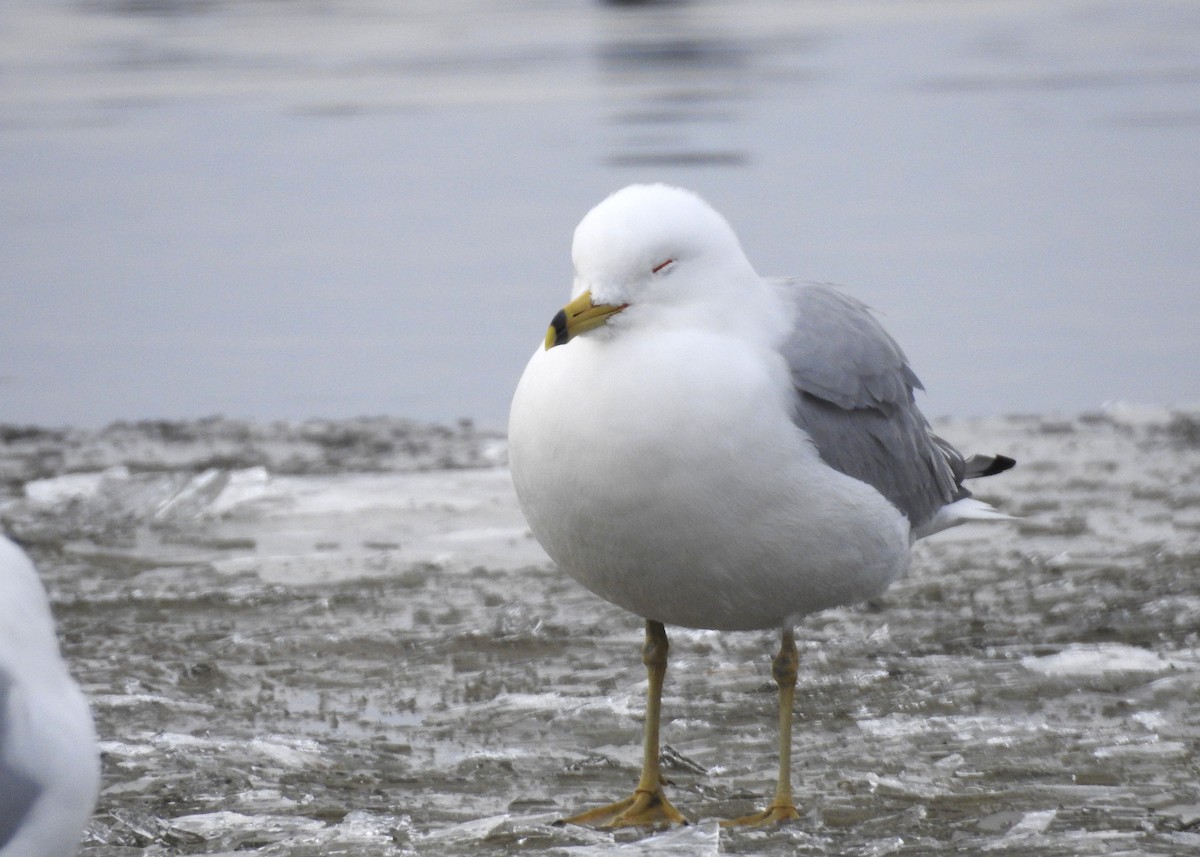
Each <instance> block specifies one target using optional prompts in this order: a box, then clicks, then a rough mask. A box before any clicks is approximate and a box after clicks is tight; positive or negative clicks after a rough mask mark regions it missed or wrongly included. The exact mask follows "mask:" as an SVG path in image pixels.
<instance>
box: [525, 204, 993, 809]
mask: <svg viewBox="0 0 1200 857" xmlns="http://www.w3.org/2000/svg"><path fill="white" fill-rule="evenodd" d="M572 257H573V260H574V265H575V283H574V290H573V293H572V297H573V300H572V301H571V302H570V303H569V304H567V306H566V307H565V308H564V309H563V310H562V311H561V312H559V313H558V315H556V316H555V317H554V320H553V322H552V323H551V327H550V330H549V332H548V333H547V336H546V340H545V343H544V347H541V348H539V349H538V350H537V351H536V353H535V354H534V355H533V357H532V359H530V361H529V364H528V365H527V366H526V368H525V373H524V375H523V376H522V377H521V381H520V383H519V384H518V386H517V390H516V393H515V395H514V397H513V402H512V411H511V415H510V420H509V460H510V465H511V468H512V475H513V482H514V484H515V486H516V490H517V496H518V498H519V500H520V503H521V508H522V510H523V511H524V513H525V516H526V518H527V520H528V522H529V526H530V528H531V530H532V531H533V534H534V536H535V537H536V538H537V539H538V541H539V542H541V544H542V546H543V547H544V548H545V549H546V552H547V553H548V554H549V555H550V557H551V558H552V559H553V560H554V561H555V562H556V563H557V564H558V565H559V566H560V567H561V568H562V569H563V570H564V571H566V572H567V574H569V575H571V576H572V577H573V578H575V579H576V580H577V581H579V582H580V583H582V584H583V585H584V586H586V587H587V588H588V589H590V590H592V591H593V592H595V593H596V594H597V595H600V596H601V597H603V598H606V599H608V600H609V601H611V602H613V603H614V604H618V605H620V606H621V607H624V608H625V609H627V610H630V611H632V612H634V613H636V614H638V615H639V616H642V617H644V618H645V619H646V645H645V647H644V648H643V661H644V662H645V664H646V667H647V670H648V673H649V680H650V681H649V691H648V699H647V707H646V720H645V745H644V749H645V755H644V758H643V765H642V774H641V778H640V780H639V782H638V784H637V787H636V789H635V791H634V793H633V795H632V796H631V797H629V798H627V799H625V800H622V801H618V802H616V803H614V804H612V805H610V806H605V807H600V808H598V809H594V810H591V811H588V812H584V813H581V814H580V815H577V816H574V817H572V818H568V819H565V820H566V821H568V822H572V823H579V824H596V825H605V826H626V825H639V824H651V823H656V822H662V821H667V822H679V823H685V819H684V817H683V816H682V815H681V814H680V813H679V812H678V810H676V809H675V808H674V807H673V806H672V805H671V803H670V802H669V801H668V799H667V797H666V795H665V794H664V793H663V789H662V777H661V771H660V767H659V742H658V733H659V715H660V701H661V692H662V682H663V677H664V675H665V673H666V667H667V636H666V630H665V628H664V627H663V625H664V624H668V625H682V626H684V627H688V628H711V629H717V630H726V631H740V630H750V629H761V628H781V629H782V644H781V646H780V652H779V654H778V656H777V657H776V658H775V661H774V670H773V674H774V677H775V680H776V682H777V683H778V685H779V688H780V718H779V719H780V769H779V781H778V785H777V788H776V794H775V798H774V800H773V801H772V802H771V803H770V805H769V806H768V807H767V808H766V809H765V810H763V811H762V812H760V813H756V814H754V815H750V816H746V817H744V818H740V819H736V820H735V821H733V822H727V823H732V824H759V823H764V822H775V821H785V820H789V819H794V818H797V817H798V813H797V812H796V808H795V804H794V801H793V798H792V786H791V770H790V769H791V731H792V730H791V721H792V701H793V696H794V690H795V685H796V673H797V650H796V644H795V639H794V636H793V626H794V625H795V623H796V622H797V621H798V620H800V619H801V618H802V617H803V616H805V615H807V614H809V613H813V612H815V611H818V610H822V609H825V608H828V607H833V606H836V605H842V604H849V603H853V602H856V601H861V600H864V599H868V598H871V597H873V596H876V595H878V594H879V593H881V592H882V591H883V590H884V589H885V588H887V586H888V584H890V583H891V582H892V581H893V580H895V579H896V577H897V576H898V575H900V574H901V573H902V572H903V571H904V570H905V568H906V567H907V565H908V560H909V548H910V546H911V544H912V542H913V541H914V540H915V539H918V538H921V537H923V536H926V535H929V534H930V533H933V532H936V531H938V530H940V529H944V528H946V527H950V526H954V525H955V524H958V523H961V522H963V521H965V520H973V519H1003V518H1005V517H1006V516H1004V515H1002V514H1001V513H999V512H997V511H996V510H995V509H993V508H991V507H990V506H988V505H986V504H984V503H982V502H980V501H978V500H974V499H971V497H970V494H969V492H968V491H967V490H966V489H964V488H963V487H962V482H963V480H964V479H966V478H970V477H974V476H987V475H990V474H993V473H999V472H1001V471H1003V470H1007V469H1008V468H1009V467H1011V466H1012V465H1013V464H1014V462H1013V460H1012V459H1010V458H1006V457H1004V456H994V457H991V456H973V457H971V458H969V459H964V458H963V457H962V456H961V455H960V454H959V453H958V452H957V451H956V450H955V449H954V448H953V447H951V446H950V445H949V444H948V443H946V442H945V441H944V440H942V439H941V438H939V437H937V436H936V435H934V434H933V433H932V431H931V430H930V427H929V424H928V422H927V421H926V420H925V418H924V417H923V416H922V415H921V413H920V411H919V410H917V407H916V405H915V404H914V401H913V389H914V388H920V386H921V385H920V382H919V381H918V380H917V377H916V375H914V374H913V372H912V370H911V369H910V368H909V366H908V362H907V360H906V358H905V357H904V354H903V352H902V351H901V350H900V347H899V346H898V345H897V344H896V343H895V341H893V340H892V338H891V337H890V336H889V335H888V334H887V333H886V332H885V331H884V329H883V328H882V327H881V326H880V325H879V323H878V322H877V321H876V320H875V319H874V317H873V316H872V315H871V314H870V313H869V312H868V311H867V309H866V308H865V307H864V305H863V304H861V303H859V302H858V301H856V300H854V299H853V298H849V297H846V296H845V295H843V294H841V293H840V292H838V291H835V290H834V289H831V288H829V287H826V286H817V285H802V284H800V283H797V282H794V281H777V280H767V279H763V278H762V277H760V276H759V275H758V274H757V273H755V271H754V268H753V267H751V265H750V262H749V261H748V260H747V259H746V256H745V254H744V253H743V252H742V248H741V246H740V244H739V242H738V239H737V236H736V235H735V234H734V232H733V230H732V229H731V228H730V226H729V224H728V223H727V222H726V221H725V220H724V218H722V217H721V215H720V214H718V213H717V212H716V211H714V210H713V209H712V208H711V207H709V206H708V204H706V203H705V202H704V201H703V200H701V199H700V198H699V197H697V196H696V195H694V194H692V193H691V192H689V191H685V190H681V189H678V188H672V187H666V186H663V185H653V186H642V185H634V186H631V187H627V188H625V189H623V190H621V191H618V192H617V193H614V194H613V195H612V196H610V197H608V199H606V200H604V201H603V202H601V203H600V204H599V205H597V206H596V207H595V208H593V209H592V210H591V211H590V212H589V213H588V214H587V216H586V217H584V219H583V221H582V222H581V223H580V224H579V226H578V227H577V228H576V230H575V240H574V244H573V247H572Z"/></svg>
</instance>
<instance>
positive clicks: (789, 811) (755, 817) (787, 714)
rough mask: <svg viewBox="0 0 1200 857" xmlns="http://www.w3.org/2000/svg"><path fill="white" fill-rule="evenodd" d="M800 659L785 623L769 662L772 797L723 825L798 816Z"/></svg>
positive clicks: (792, 636)
mask: <svg viewBox="0 0 1200 857" xmlns="http://www.w3.org/2000/svg"><path fill="white" fill-rule="evenodd" d="M799 662H800V655H799V653H798V652H797V650H796V636H795V633H794V632H793V631H792V628H791V626H787V627H785V628H784V629H783V636H782V639H781V640H780V643H779V654H778V655H776V656H775V660H774V661H773V662H772V664H771V674H772V675H773V676H774V677H775V683H776V684H777V685H779V782H778V783H777V784H776V786H775V799H774V800H772V801H771V804H770V805H769V806H768V807H767V808H766V809H764V810H763V811H762V812H756V813H752V814H751V815H745V816H742V817H741V818H734V819H730V820H729V821H723V822H721V826H722V827H733V826H735V825H738V826H740V825H759V824H778V823H779V822H781V821H794V820H795V819H797V818H799V817H800V813H798V812H796V803H795V801H794V800H793V798H792V706H793V704H794V702H795V698H796V674H797V672H798V667H799Z"/></svg>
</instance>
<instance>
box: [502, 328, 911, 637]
mask: <svg viewBox="0 0 1200 857" xmlns="http://www.w3.org/2000/svg"><path fill="white" fill-rule="evenodd" d="M660 336H675V337H684V336H686V337H691V338H693V339H696V340H698V341H689V342H687V343H686V344H683V345H681V347H679V348H677V349H672V350H674V351H675V352H677V353H682V354H691V355H704V354H706V353H709V352H710V351H713V352H716V353H721V354H722V359H721V360H720V361H713V360H705V359H703V358H700V359H691V360H688V361H687V362H677V363H664V362H662V361H661V359H656V358H658V357H659V356H660V355H661V354H662V353H663V349H662V348H660V347H658V346H659V345H661V342H655V341H654V340H652V339H650V338H649V337H647V338H645V340H644V348H639V347H638V346H637V344H635V343H631V342H630V341H629V338H628V337H627V338H626V339H625V341H624V342H623V343H622V348H621V349H620V352H619V354H618V353H617V352H616V351H614V350H612V349H607V348H606V345H607V343H606V342H605V341H604V339H603V338H601V337H596V338H589V339H584V340H576V341H574V342H572V343H569V344H568V345H567V346H561V347H559V348H554V349H551V350H550V351H545V352H539V353H537V354H535V355H534V357H533V359H532V360H531V361H530V363H529V365H528V367H527V368H526V371H525V375H524V377H523V378H522V380H521V383H520V385H519V386H518V389H517V393H516V395H515V397H514V399H513V407H512V414H511V418H510V424H509V459H510V463H511V467H512V474H513V482H514V484H515V486H516V490H517V495H518V498H519V499H520V502H521V506H522V509H523V510H524V512H525V515H526V518H527V519H528V521H529V525H530V528H531V529H532V531H533V534H534V536H535V537H536V538H537V539H538V541H540V542H541V544H542V546H543V547H544V548H545V549H546V552H547V553H548V554H549V555H550V556H551V557H552V558H553V559H554V560H555V562H557V563H558V565H559V566H560V567H561V568H562V569H563V570H564V571H566V572H567V573H568V574H569V575H571V576H572V577H573V578H575V579H576V580H578V581H579V582H580V583H582V584H583V585H584V586H586V587H587V588H589V589H591V590H592V591H593V592H595V593H596V594H598V595H600V596H601V597H603V598H606V599H607V600H609V601H612V602H613V603H615V604H618V605H620V606H622V607H624V608H626V609H628V610H630V611H632V612H634V613H636V614H638V615H640V616H643V617H646V618H648V619H655V620H658V621H661V622H664V623H668V624H673V625H683V626H687V627H694V628H714V629H719V630H747V629H753V628H766V627H777V626H779V625H780V624H782V623H784V622H785V621H792V620H794V619H795V618H798V617H799V616H802V615H804V614H807V613H811V612H813V611H816V610H821V609H824V608H827V607H831V606H835V605H838V604H846V603H850V602H854V601H858V600H861V599H864V598H869V597H871V596H873V595H876V594H878V593H879V592H881V591H883V589H885V588H886V587H887V585H888V584H889V583H890V582H891V581H892V580H893V579H895V577H896V576H897V575H898V574H900V573H901V572H902V571H903V570H904V568H905V566H906V565H907V561H908V546H909V533H908V524H907V520H906V519H905V518H904V516H903V515H901V514H900V512H899V511H898V510H897V509H896V508H895V507H894V506H892V505H891V504H890V503H889V502H887V501H886V500H885V499H884V498H883V497H882V496H881V495H880V494H879V493H878V492H877V491H875V489H873V488H871V487H870V486H868V485H866V484H864V483H862V482H859V481H857V480H854V479H851V478H849V477H846V476H844V475H842V474H840V473H837V472H835V471H833V470H831V469H830V468H829V467H827V466H826V465H825V464H824V463H823V462H822V461H821V460H820V458H819V457H818V455H817V453H816V450H815V449H814V448H813V447H812V445H811V443H809V441H808V439H807V437H806V436H805V435H804V434H803V433H802V432H801V431H800V430H799V429H797V428H795V426H793V424H792V423H791V420H790V417H789V414H788V397H789V396H790V395H791V390H790V383H789V382H788V381H787V377H786V372H785V370H784V367H783V366H782V364H780V365H778V366H776V365H774V364H773V363H772V362H771V361H770V360H769V359H768V360H764V355H763V353H762V352H757V351H752V350H751V349H749V348H748V347H747V348H745V349H743V350H738V349H732V350H731V349H730V343H729V342H728V341H727V340H722V341H721V348H720V349H719V350H718V349H714V348H711V347H706V344H705V342H704V341H703V340H704V338H705V337H707V336H712V335H711V334H703V333H694V332H692V333H673V334H672V333H667V334H660ZM731 355H732V358H731Z"/></svg>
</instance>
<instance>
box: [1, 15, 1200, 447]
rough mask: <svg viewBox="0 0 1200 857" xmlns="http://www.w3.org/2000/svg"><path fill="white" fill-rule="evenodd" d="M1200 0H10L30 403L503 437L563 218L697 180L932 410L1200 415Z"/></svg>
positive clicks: (551, 295)
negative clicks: (625, 190)
mask: <svg viewBox="0 0 1200 857" xmlns="http://www.w3.org/2000/svg"><path fill="white" fill-rule="evenodd" d="M1198 48H1200V7H1198V6H1196V5H1195V4H1192V3H1186V2H1166V0H1148V2H1139V3H1114V2H1064V3H1054V4H1025V3H988V4H974V3H972V4H963V3H892V2H888V3H848V4H824V3H790V2H772V1H771V0H760V1H759V2H747V3H736V4H728V3H726V4H718V3H701V2H696V3H684V2H681V3H666V4H657V5H654V4H650V5H645V6H638V5H629V6H620V5H615V4H614V5H604V4H600V3H587V2H540V3H539V2H525V3H521V2H486V3H485V2H479V3H469V2H460V3H446V4H441V3H402V4H393V3H384V2H370V0H344V2H332V0H330V2H315V0H314V2H304V3H286V4H284V3H273V2H265V0H264V1H263V2H221V0H205V2H197V0H146V2H141V0H136V1H135V2H130V0H89V2H75V3H67V2H62V0H9V2H6V3H4V4H3V6H2V8H0V260H2V261H0V318H2V319H3V322H2V327H0V330H2V334H0V417H2V418H3V420H4V421H7V422H10V423H37V424H56V425H57V424H65V425H77V426H100V425H104V424H106V423H107V422H109V421H111V420H114V419H121V418H143V417H172V418H175V417H197V416H204V415H208V414H214V413H222V414H226V415H229V416H233V417H249V418H253V419H258V420H263V419H277V418H305V417H310V416H323V417H335V418H336V417H347V416H354V415H359V414H394V415H399V416H405V417H413V418H422V419H431V420H436V421H440V422H450V421H453V420H456V419H458V418H460V417H470V418H473V419H475V420H476V421H477V422H478V423H480V424H481V425H484V426H490V427H497V428H498V427H502V426H503V423H504V420H505V414H506V411H507V404H508V399H509V396H510V394H511V390H512V388H513V385H514V383H515V380H516V378H517V377H518V376H519V374H520V371H521V368H522V366H523V364H524V361H525V359H526V357H527V355H528V354H529V353H530V352H531V351H532V349H533V348H534V347H535V346H536V344H537V342H538V341H539V339H540V337H541V335H542V332H543V331H544V328H545V325H546V323H547V321H548V319H549V318H550V316H551V315H552V313H553V312H554V310H555V309H557V307H558V306H559V305H560V304H561V303H562V302H563V300H564V298H565V297H566V295H567V291H568V286H569V277H570V263H569V248H570V238H571V230H572V229H573V227H574V224H575V223H576V222H577V221H578V219H579V218H580V217H581V216H582V214H583V213H584V212H585V211H586V210H587V209H588V208H589V207H590V206H591V205H593V204H594V203H595V202H597V201H599V200H600V199H601V198H602V197H603V196H604V195H605V194H606V193H608V192H609V191H611V190H614V189H616V188H617V187H620V186H622V185H624V184H626V183H628V182H632V181H651V180H664V181H670V182H674V183H679V184H683V185H686V186H689V187H692V188H694V189H696V190H698V191H700V192H701V193H703V194H704V195H706V196H707V197H708V198H709V199H710V201H712V202H713V203H714V204H715V205H716V206H717V207H718V208H719V209H720V210H721V211H723V212H724V213H725V214H726V215H727V216H728V217H729V219H730V220H731V222H732V223H733V225H734V226H735V228H736V229H737V230H738V231H739V233H740V235H741V236H742V239H743V243H744V245H745V247H746V250H747V253H748V255H749V256H750V258H751V259H752V261H753V262H754V263H755V264H756V266H757V267H758V268H759V270H760V271H761V272H763V273H764V274H794V275H798V276H802V277H804V278H807V279H814V280H823V281H833V282H837V283H839V284H842V285H844V286H845V287H846V288H847V289H849V290H850V291H852V292H853V293H855V294H857V295H858V296H860V297H862V298H863V299H865V300H867V301H868V302H869V303H871V304H872V305H873V306H875V307H876V308H877V309H878V310H879V311H881V313H882V314H883V315H884V319H885V322H886V324H887V325H888V327H889V328H890V329H891V330H892V331H893V333H894V334H895V335H896V337H897V338H898V339H899V340H900V342H901V343H902V344H903V345H904V346H905V348H906V349H907V350H908V352H909V354H910V356H911V357H912V359H913V362H914V364H915V366H916V367H917V370H918V372H919V373H920V374H921V376H922V378H923V380H924V381H925V384H926V387H927V388H928V389H929V391H930V395H929V397H928V399H927V403H926V408H927V410H929V411H930V412H931V413H933V414H957V415H972V414H1000V413H1014V412H1019V413H1028V412H1041V413H1066V414H1074V413H1078V412H1080V411H1083V410H1087V409H1090V408H1094V407H1096V406H1098V405H1099V404H1100V403H1102V402H1106V401H1111V400H1121V401H1132V402H1150V403H1157V404H1165V405H1170V404H1186V403H1191V402H1196V401H1200V381H1198V380H1197V378H1198V377H1200V376H1198V375H1197V373H1196V372H1195V371H1194V367H1195V366H1196V365H1197V364H1198V362H1200V337H1197V336H1196V331H1197V330H1200V300H1198V299H1197V297H1196V295H1197V287H1198V286H1200V282H1198V280H1197V278H1198V276H1200V274H1198V272H1200V241H1197V240H1196V236H1197V226H1198V225H1200V217H1198V207H1200V170H1198V169H1197V168H1196V166H1197V156H1198V155H1200V49H1198Z"/></svg>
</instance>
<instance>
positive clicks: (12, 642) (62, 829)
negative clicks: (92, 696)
mask: <svg viewBox="0 0 1200 857" xmlns="http://www.w3.org/2000/svg"><path fill="white" fill-rule="evenodd" d="M99 790H100V756H99V752H98V749H97V745H96V730H95V727H94V726H93V724H92V713H91V711H90V710H89V709H88V704H87V700H86V699H85V698H84V696H83V693H82V691H80V689H79V685H77V684H76V683H75V681H74V680H73V679H72V678H71V675H70V673H68V672H67V665H66V663H64V662H63V659H62V656H61V655H60V654H59V650H58V640H57V638H56V637H55V634H54V620H53V618H52V617H51V615H50V604H49V602H48V601H47V599H46V593H45V591H44V590H43V589H42V584H41V581H40V580H39V579H38V576H37V572H36V571H34V568H33V564H32V563H31V562H30V561H29V558H28V557H27V556H26V555H25V553H24V552H23V551H22V550H21V549H20V548H18V547H17V546H16V545H15V544H13V543H12V542H11V541H9V540H8V539H6V538H4V537H3V536H0V857H68V855H71V854H74V853H75V852H76V851H78V850H79V839H80V835H81V834H82V832H83V828H84V825H86V824H87V822H88V819H89V818H91V815H92V810H93V808H94V807H95V805H96V796H97V793H98V792H99Z"/></svg>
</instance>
